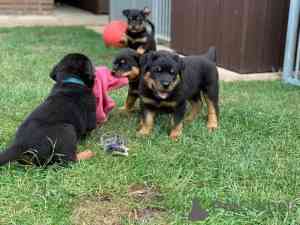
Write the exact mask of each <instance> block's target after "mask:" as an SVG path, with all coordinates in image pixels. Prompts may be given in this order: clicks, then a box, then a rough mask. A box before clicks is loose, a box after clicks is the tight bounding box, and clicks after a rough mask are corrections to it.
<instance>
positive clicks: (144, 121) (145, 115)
mask: <svg viewBox="0 0 300 225" xmlns="http://www.w3.org/2000/svg"><path fill="white" fill-rule="evenodd" d="M154 117H155V113H154V112H153V111H151V110H148V109H145V110H143V112H142V118H141V123H140V129H139V131H138V134H139V135H142V136H147V135H149V134H150V133H151V131H152V129H153V125H154Z"/></svg>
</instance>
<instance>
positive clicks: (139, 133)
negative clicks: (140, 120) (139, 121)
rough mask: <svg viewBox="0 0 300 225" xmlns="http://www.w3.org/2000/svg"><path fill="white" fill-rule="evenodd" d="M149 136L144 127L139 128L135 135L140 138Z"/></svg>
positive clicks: (149, 132)
mask: <svg viewBox="0 0 300 225" xmlns="http://www.w3.org/2000/svg"><path fill="white" fill-rule="evenodd" d="M150 134H151V130H150V129H148V128H146V127H141V128H140V129H139V131H138V132H137V135H138V136H142V137H145V136H149V135H150Z"/></svg>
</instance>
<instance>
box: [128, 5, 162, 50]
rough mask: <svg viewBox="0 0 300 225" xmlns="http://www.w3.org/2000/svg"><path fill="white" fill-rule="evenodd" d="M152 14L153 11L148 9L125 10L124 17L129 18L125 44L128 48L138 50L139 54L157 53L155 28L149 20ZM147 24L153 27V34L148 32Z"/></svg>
mask: <svg viewBox="0 0 300 225" xmlns="http://www.w3.org/2000/svg"><path fill="white" fill-rule="evenodd" d="M150 13H151V11H150V10H149V9H148V8H147V7H145V8H144V10H138V9H125V10H123V15H124V16H125V17H126V18H127V23H128V28H127V31H126V36H125V37H124V42H125V44H126V46H127V47H128V48H131V49H134V50H136V51H137V52H138V53H139V54H144V53H145V52H149V51H156V43H155V27H154V25H153V23H152V22H151V21H150V20H149V19H148V16H149V15H150ZM147 24H149V25H150V26H151V33H149V32H148V31H147Z"/></svg>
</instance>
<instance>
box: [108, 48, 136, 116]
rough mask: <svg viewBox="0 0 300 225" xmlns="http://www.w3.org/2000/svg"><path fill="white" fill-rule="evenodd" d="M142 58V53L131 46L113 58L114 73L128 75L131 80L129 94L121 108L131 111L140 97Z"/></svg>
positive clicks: (122, 75) (118, 75)
mask: <svg viewBox="0 0 300 225" xmlns="http://www.w3.org/2000/svg"><path fill="white" fill-rule="evenodd" d="M140 58H141V55H140V54H138V53H137V52H136V51H135V50H133V49H130V48H125V49H121V50H120V52H119V53H118V55H117V56H116V57H115V58H114V60H113V68H112V75H113V76H116V77H127V78H128V81H129V87H128V94H127V98H126V101H125V104H124V107H122V108H121V110H124V111H127V112H130V111H132V110H133V108H134V105H135V102H136V100H137V99H138V97H139V94H138V87H139V81H140V72H141V70H140Z"/></svg>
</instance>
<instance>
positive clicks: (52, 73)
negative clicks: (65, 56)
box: [50, 65, 58, 81]
mask: <svg viewBox="0 0 300 225" xmlns="http://www.w3.org/2000/svg"><path fill="white" fill-rule="evenodd" d="M57 69H58V65H56V66H54V67H53V69H52V71H51V73H50V78H52V80H54V81H57V80H56V79H57V77H56V75H57V72H58V71H57Z"/></svg>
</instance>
